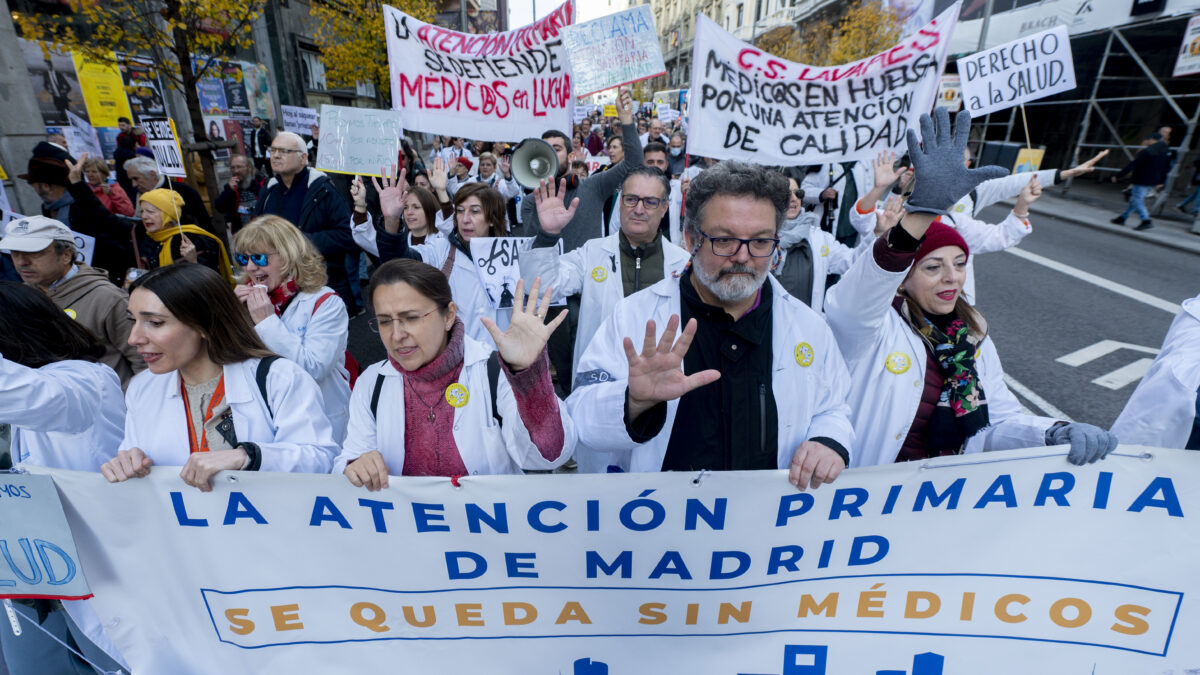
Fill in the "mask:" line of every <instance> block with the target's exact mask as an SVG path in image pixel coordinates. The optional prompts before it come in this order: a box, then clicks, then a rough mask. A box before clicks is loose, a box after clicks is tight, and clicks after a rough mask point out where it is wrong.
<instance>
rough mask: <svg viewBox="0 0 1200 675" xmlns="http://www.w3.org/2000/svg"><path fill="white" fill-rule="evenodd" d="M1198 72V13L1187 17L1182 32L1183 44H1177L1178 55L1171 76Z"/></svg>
mask: <svg viewBox="0 0 1200 675" xmlns="http://www.w3.org/2000/svg"><path fill="white" fill-rule="evenodd" d="M1196 73H1200V15H1197V16H1193V17H1192V18H1190V19H1188V24H1187V30H1185V31H1184V32H1183V44H1182V45H1180V46H1179V56H1178V57H1176V59H1175V72H1174V73H1173V74H1172V75H1171V76H1172V77H1183V76H1184V75H1195V74H1196Z"/></svg>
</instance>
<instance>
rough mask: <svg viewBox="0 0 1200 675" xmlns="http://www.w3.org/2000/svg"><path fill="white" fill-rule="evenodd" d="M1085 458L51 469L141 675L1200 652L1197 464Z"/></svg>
mask: <svg viewBox="0 0 1200 675" xmlns="http://www.w3.org/2000/svg"><path fill="white" fill-rule="evenodd" d="M502 377H503V376H502ZM368 393H369V392H368ZM470 395H471V397H472V399H473V398H474V397H475V396H486V392H477V391H471V392H470ZM380 411H381V415H382V412H383V409H382V408H381V409H380ZM397 414H398V413H397ZM489 422H490V416H489ZM504 423H505V424H506V425H507V424H508V423H509V421H508V420H505V422H504ZM82 442H84V441H81V443H82ZM581 451H584V450H577V451H576V452H577V453H578V452H581ZM1065 454H1066V452H1065V449H1051V448H1045V447H1041V448H1034V449H1029V450H1008V451H1001V452H992V453H987V454H986V455H964V456H955V457H941V458H937V459H934V460H929V461H918V462H904V463H900V464H892V465H887V466H879V467H872V468H871V469H867V470H850V471H845V472H843V473H842V474H841V476H839V477H838V480H837V482H835V483H834V484H832V485H824V486H822V487H820V488H819V489H816V490H811V491H806V492H799V491H797V490H796V489H795V488H794V487H792V486H791V484H789V483H788V482H787V472H786V471H728V472H716V473H708V474H705V475H703V476H701V477H700V478H699V479H697V477H696V474H695V473H683V472H663V473H631V474H624V473H622V474H580V475H572V474H562V475H554V476H474V475H472V476H466V477H463V478H460V479H459V481H458V483H459V484H460V486H461V487H457V488H456V487H454V486H452V485H451V483H450V480H448V479H445V478H435V477H412V478H409V477H393V478H391V479H390V481H389V484H390V486H389V487H388V488H387V489H384V490H382V491H379V492H367V491H366V490H364V489H362V488H356V487H354V486H352V485H351V484H350V482H349V481H348V480H346V478H345V477H344V476H341V475H333V476H330V475H315V474H282V473H273V472H256V471H243V472H222V473H219V474H217V475H216V476H215V477H214V478H213V490H212V491H211V492H200V491H199V490H196V489H195V488H192V487H189V486H187V485H185V484H184V483H183V481H182V480H181V479H180V477H179V470H178V469H177V468H170V467H159V466H155V467H154V468H153V469H152V470H151V472H150V475H149V476H147V477H146V478H135V479H132V480H130V481H128V482H126V483H122V484H121V485H120V486H118V487H119V488H120V489H116V488H114V486H113V485H111V484H110V483H108V481H106V480H105V479H104V477H103V476H101V475H99V474H97V473H94V472H74V471H60V470H53V469H43V468H39V467H29V470H30V471H33V472H35V473H39V474H41V473H45V474H49V475H51V476H53V478H54V482H55V486H56V487H57V488H58V490H59V492H60V494H61V495H62V499H63V503H64V505H66V506H67V509H66V512H67V519H68V522H69V523H70V526H71V530H72V531H73V532H74V534H75V541H76V546H77V548H78V552H79V561H80V563H81V569H82V570H83V571H84V572H85V573H86V574H87V575H88V581H89V582H90V585H91V590H92V592H93V593H95V598H94V599H93V600H92V601H91V604H92V606H93V608H94V609H95V610H96V613H97V614H98V615H99V617H100V619H101V621H102V622H103V623H104V624H105V625H106V626H114V627H116V630H110V631H109V632H108V634H109V637H111V639H112V640H113V641H114V642H115V643H116V645H117V647H118V648H120V650H121V653H122V654H123V655H124V656H125V657H126V658H127V660H128V662H129V665H130V666H131V668H132V672H134V673H182V672H187V673H214V674H220V675H224V674H226V673H267V672H270V673H293V672H294V673H315V672H346V671H347V667H346V664H353V668H352V669H353V670H354V671H356V672H363V673H376V672H378V673H382V672H397V663H398V662H397V660H396V659H397V654H398V653H400V654H402V655H403V660H404V661H403V663H404V665H403V668H402V669H401V670H402V671H403V672H406V673H437V674H438V675H468V674H470V675H475V674H476V673H479V672H481V671H482V672H488V673H492V672H497V673H571V672H575V673H579V672H581V668H579V667H575V668H573V664H575V663H578V662H579V661H580V660H587V659H590V660H591V665H593V666H594V667H593V668H587V669H582V672H586V673H597V672H605V670H607V671H608V672H611V673H614V674H616V673H622V674H625V673H671V674H674V673H701V674H704V675H708V674H717V675H725V674H728V675H735V674H736V673H773V674H775V675H781V673H782V675H846V674H850V675H860V674H861V675H867V674H869V673H880V672H897V671H900V672H907V673H909V674H910V675H934V674H936V673H945V674H946V675H961V674H970V675H1013V674H1014V673H1020V674H1026V673H1038V674H1041V673H1054V674H1056V675H1057V674H1060V673H1080V674H1089V673H1095V675H1128V674H1130V673H1139V674H1142V673H1167V672H1174V673H1183V672H1186V670H1187V669H1191V668H1193V667H1195V666H1196V665H1197V664H1200V641H1198V640H1196V639H1195V637H1194V636H1196V635H1197V634H1200V577H1197V575H1196V560H1195V555H1194V553H1195V551H1197V550H1200V528H1198V527H1197V526H1196V524H1195V523H1193V522H1191V519H1193V518H1196V517H1198V516H1197V514H1198V513H1200V491H1198V490H1195V489H1190V488H1191V486H1193V485H1196V484H1197V482H1198V481H1200V464H1198V463H1197V462H1196V461H1195V458H1194V457H1191V456H1188V454H1186V453H1185V452H1184V451H1182V450H1159V449H1152V450H1151V449H1143V448H1136V447H1129V446H1122V447H1119V448H1117V450H1116V451H1114V452H1113V453H1112V454H1110V455H1109V456H1108V457H1107V458H1106V459H1105V460H1104V461H1103V462H1100V463H1097V464H1094V465H1088V466H1082V467H1076V466H1072V465H1070V464H1068V463H1067V461H1066V459H1065ZM235 479H236V480H235ZM131 520H136V521H137V523H138V526H137V532H136V536H135V535H133V534H131V532H130V528H129V522H131ZM1101 532H1102V533H1103V536H1098V534H1097V533H1101ZM13 550H14V551H15V550H16V549H13ZM1156 552H1158V553H1156ZM298 560H302V561H303V564H296V561H298ZM0 564H2V563H0ZM93 570H96V574H93V573H92V571H93ZM0 578H3V575H0ZM117 618H119V619H120V621H119V622H117V621H114V619H117ZM867 644H869V648H864V645H867ZM914 657H916V658H915V659H914ZM914 661H915V662H916V663H917V664H918V665H920V666H921V667H919V668H913V669H910V664H912V663H914ZM481 664H482V665H481ZM489 664H492V665H495V667H489ZM797 664H807V666H804V667H803V668H801V667H798V665H797ZM605 665H606V666H607V667H606V669H602V667H603V666H605ZM935 665H936V667H935ZM781 666H782V667H781ZM943 666H944V667H943Z"/></svg>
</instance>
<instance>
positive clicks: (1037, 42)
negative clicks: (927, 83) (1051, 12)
mask: <svg viewBox="0 0 1200 675" xmlns="http://www.w3.org/2000/svg"><path fill="white" fill-rule="evenodd" d="M958 76H959V77H960V78H961V80H962V95H963V104H964V105H965V106H966V109H967V110H968V111H969V112H970V113H971V116H972V117H978V116H980V115H987V114H989V113H994V112H996V111H997V110H1004V109H1006V108H1012V107H1013V106H1016V105H1020V104H1022V103H1025V102H1027V101H1036V100H1038V99H1040V98H1045V97H1047V96H1052V95H1054V94H1057V93H1059V92H1064V91H1070V90H1072V89H1074V88H1075V63H1074V61H1072V58H1071V38H1070V36H1069V35H1068V34H1067V27H1066V26H1056V27H1054V28H1051V29H1050V30H1046V31H1042V32H1041V33H1036V34H1034V35H1030V36H1028V37H1023V38H1021V39H1019V40H1014V41H1012V42H1009V43H1007V44H1003V45H1000V46H999V47H993V48H991V49H988V50H986V51H982V52H978V53H975V54H972V55H970V56H964V57H962V58H961V59H959V60H958Z"/></svg>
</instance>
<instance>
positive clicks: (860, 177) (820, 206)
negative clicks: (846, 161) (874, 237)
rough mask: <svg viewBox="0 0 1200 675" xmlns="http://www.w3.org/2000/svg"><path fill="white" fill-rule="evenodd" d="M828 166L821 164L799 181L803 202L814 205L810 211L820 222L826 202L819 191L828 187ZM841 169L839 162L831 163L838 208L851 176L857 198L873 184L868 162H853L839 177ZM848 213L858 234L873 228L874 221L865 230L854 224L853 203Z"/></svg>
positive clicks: (873, 176) (873, 174) (873, 173)
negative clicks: (848, 169) (845, 173)
mask: <svg viewBox="0 0 1200 675" xmlns="http://www.w3.org/2000/svg"><path fill="white" fill-rule="evenodd" d="M829 166H830V165H828V164H822V165H821V168H819V169H818V170H816V171H813V172H811V173H809V174H807V175H806V176H804V180H803V181H801V183H800V189H801V190H802V191H803V192H804V203H805V204H808V205H809V206H815V207H816V208H814V209H813V211H812V212H813V213H814V214H815V215H816V216H817V222H818V223H820V222H821V218H822V217H823V216H824V215H825V204H826V202H824V201H822V200H821V193H822V192H824V191H825V188H827V187H829V182H830V179H829ZM842 171H843V169H842V165H841V164H834V165H833V180H834V181H837V182H836V183H835V184H834V186H833V189H834V190H836V191H837V198H838V201H837V205H838V208H839V209H840V208H841V204H842V195H843V194H845V191H846V181H847V179H850V178H852V179H853V180H854V186H855V188H857V189H858V197H857V198H858V199H862V197H863V195H865V194H867V193H868V192H870V190H871V188H872V187H874V186H875V169H874V168H873V167H872V166H871V163H870V162H865V161H860V162H855V163H854V166H853V167H851V169H850V175H849V176H847V177H846V178H842V177H841V176H842ZM839 178H840V180H839ZM850 214H851V219H850V222H851V224H854V229H856V230H858V232H859V234H860V235H861V234H866V233H869V232H871V231H872V230H873V229H874V227H875V223H874V222H872V223H871V227H869V228H867V229H866V230H863V229H862V228H861V227H859V226H858V224H856V222H855V220H854V218H853V214H854V206H853V205H851V207H850ZM835 226H836V225H835Z"/></svg>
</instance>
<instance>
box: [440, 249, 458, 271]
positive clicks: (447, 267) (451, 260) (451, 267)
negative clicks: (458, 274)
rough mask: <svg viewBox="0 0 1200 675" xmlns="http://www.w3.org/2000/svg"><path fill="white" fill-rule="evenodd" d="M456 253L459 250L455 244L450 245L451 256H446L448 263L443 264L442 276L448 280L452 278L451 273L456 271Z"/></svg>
mask: <svg viewBox="0 0 1200 675" xmlns="http://www.w3.org/2000/svg"><path fill="white" fill-rule="evenodd" d="M456 251H458V248H457V247H455V246H454V244H450V255H448V256H446V262H444V263H442V274H444V275H445V276H446V278H447V279H449V278H450V272H452V271H454V254H455V252H456Z"/></svg>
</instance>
